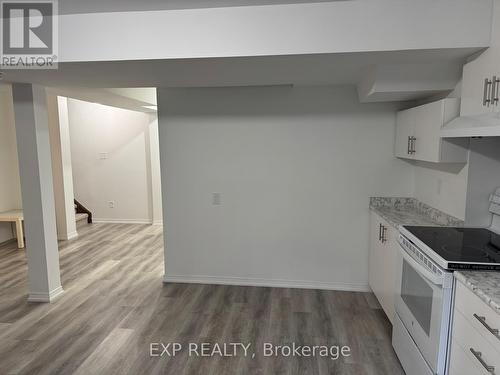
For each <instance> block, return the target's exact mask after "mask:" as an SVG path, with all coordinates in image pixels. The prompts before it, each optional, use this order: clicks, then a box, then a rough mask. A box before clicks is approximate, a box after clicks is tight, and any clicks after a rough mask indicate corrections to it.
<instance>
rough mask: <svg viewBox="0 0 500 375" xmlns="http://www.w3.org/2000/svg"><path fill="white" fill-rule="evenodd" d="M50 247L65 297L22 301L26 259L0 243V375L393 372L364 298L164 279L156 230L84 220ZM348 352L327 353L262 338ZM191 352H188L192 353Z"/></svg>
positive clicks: (372, 304)
mask: <svg viewBox="0 0 500 375" xmlns="http://www.w3.org/2000/svg"><path fill="white" fill-rule="evenodd" d="M79 232H80V236H79V238H78V239H76V240H73V241H69V242H63V243H61V244H60V253H61V267H62V282H63V287H64V288H65V291H66V292H65V294H64V295H63V296H62V297H61V298H60V299H59V300H57V301H56V302H55V303H52V304H30V303H28V302H26V293H27V290H26V272H27V271H26V257H25V252H24V250H17V249H16V246H15V244H14V243H9V244H4V245H1V246H0V374H1V375H4V374H36V375H43V374H82V375H83V374H85V375H100V374H103V375H104V374H106V375H108V374H132V375H139V374H141V375H142V374H176V375H177V374H217V375H218V374H254V373H255V374H339V375H352V374H356V375H368V374H370V375H371V374H380V375H391V374H402V373H403V372H402V370H401V367H400V365H399V363H398V361H397V359H396V356H395V354H394V351H393V349H392V347H391V343H390V324H389V323H388V321H387V319H386V318H385V316H384V314H383V313H382V311H381V310H380V309H379V306H378V304H377V303H376V301H375V300H374V297H373V295H372V294H369V293H349V292H335V291H318V290H298V289H278V288H257V287H232V286H210V285H186V284H169V285H164V284H163V283H162V281H161V277H162V274H163V242H162V233H161V228H159V227H152V226H147V225H123V224H93V225H91V226H86V227H82V228H80V231H79ZM160 342H161V343H163V344H165V345H166V344H167V343H168V342H179V343H181V344H182V345H184V346H183V348H187V347H186V346H187V345H188V343H189V342H193V343H196V344H200V343H202V342H209V343H224V342H226V343H229V342H243V343H245V344H247V343H251V344H252V346H251V348H250V350H249V353H250V351H252V352H255V353H256V356H255V358H252V357H251V356H249V357H244V356H243V355H242V354H243V352H242V351H241V350H240V351H238V354H240V355H239V356H237V357H218V356H215V357H196V356H189V355H188V354H189V352H188V350H187V349H185V350H182V351H180V352H179V353H178V354H177V355H176V356H175V357H168V356H166V355H164V356H162V357H151V356H150V352H149V351H150V344H151V343H160ZM265 342H269V343H272V344H275V345H287V344H291V343H292V342H295V343H297V344H298V345H330V346H336V345H338V346H343V345H347V346H349V347H350V348H351V355H350V356H349V357H345V358H341V359H338V360H332V359H330V358H328V357H326V358H321V357H316V358H310V357H309V358H304V357H302V358H291V357H282V356H279V357H275V358H268V357H264V356H263V352H262V350H261V348H262V345H263V343H265ZM192 354H195V352H194V351H193V353H192Z"/></svg>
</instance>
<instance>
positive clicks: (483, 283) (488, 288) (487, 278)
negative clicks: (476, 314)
mask: <svg viewBox="0 0 500 375" xmlns="http://www.w3.org/2000/svg"><path fill="white" fill-rule="evenodd" d="M453 275H454V276H455V278H456V279H457V280H458V281H460V282H461V283H462V284H463V285H465V286H466V287H467V288H468V289H470V290H471V291H472V292H473V293H474V294H475V295H476V296H478V297H479V298H481V299H482V300H483V301H484V302H485V303H487V304H488V305H489V306H490V307H491V308H492V309H493V310H495V311H496V312H497V313H498V314H500V272H492V271H455V272H454V273H453Z"/></svg>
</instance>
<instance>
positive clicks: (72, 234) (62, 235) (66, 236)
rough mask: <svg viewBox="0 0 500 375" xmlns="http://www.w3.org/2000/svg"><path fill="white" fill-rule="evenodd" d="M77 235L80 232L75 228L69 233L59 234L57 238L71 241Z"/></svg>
mask: <svg viewBox="0 0 500 375" xmlns="http://www.w3.org/2000/svg"><path fill="white" fill-rule="evenodd" d="M76 237H78V232H77V231H76V230H75V231H74V232H71V233H68V234H61V235H60V236H57V239H58V240H60V241H69V240H72V239H73V238H76Z"/></svg>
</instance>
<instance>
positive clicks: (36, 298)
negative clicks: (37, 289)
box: [28, 286, 64, 302]
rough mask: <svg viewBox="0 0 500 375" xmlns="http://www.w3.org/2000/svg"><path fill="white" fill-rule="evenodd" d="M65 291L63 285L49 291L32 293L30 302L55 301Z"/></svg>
mask: <svg viewBox="0 0 500 375" xmlns="http://www.w3.org/2000/svg"><path fill="white" fill-rule="evenodd" d="M63 293H64V289H63V288H62V286H59V287H57V288H55V289H54V290H51V291H50V292H49V293H30V294H29V295H28V302H53V301H54V300H55V299H56V298H58V297H59V296H61V294H63Z"/></svg>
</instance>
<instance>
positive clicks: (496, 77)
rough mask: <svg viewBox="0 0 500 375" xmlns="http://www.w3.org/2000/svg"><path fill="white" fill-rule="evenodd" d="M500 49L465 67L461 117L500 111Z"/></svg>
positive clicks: (486, 52)
mask: <svg viewBox="0 0 500 375" xmlns="http://www.w3.org/2000/svg"><path fill="white" fill-rule="evenodd" d="M499 64H500V48H494V47H492V48H490V49H489V50H487V51H485V52H484V53H483V55H481V56H479V57H478V58H476V60H473V61H471V62H469V63H467V64H465V65H464V71H463V78H462V103H461V110H460V115H461V116H474V115H479V114H482V113H488V112H499V111H500V103H499V102H500V97H499V95H500V68H499Z"/></svg>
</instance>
